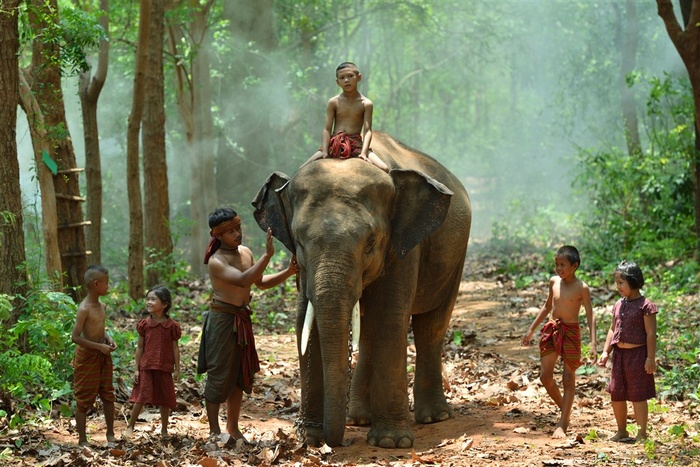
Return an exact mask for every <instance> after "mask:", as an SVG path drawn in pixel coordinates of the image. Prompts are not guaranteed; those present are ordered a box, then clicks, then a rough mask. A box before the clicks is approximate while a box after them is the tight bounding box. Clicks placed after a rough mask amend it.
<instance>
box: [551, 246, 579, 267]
mask: <svg viewBox="0 0 700 467" xmlns="http://www.w3.org/2000/svg"><path fill="white" fill-rule="evenodd" d="M554 256H563V257H564V258H566V259H568V260H569V262H570V263H571V264H572V265H574V264H578V265H579V266H580V265H581V255H579V253H578V250H577V249H576V247H574V246H571V245H564V246H563V247H561V248H559V249H558V250H557V252H556V253H555V254H554Z"/></svg>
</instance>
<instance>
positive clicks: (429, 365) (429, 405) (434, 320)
mask: <svg viewBox="0 0 700 467" xmlns="http://www.w3.org/2000/svg"><path fill="white" fill-rule="evenodd" d="M457 287H459V284H457ZM456 290H457V289H455V298H456ZM454 302H455V299H454V298H453V299H451V300H450V299H448V300H447V303H444V304H443V305H441V306H440V307H438V308H436V309H435V310H433V311H431V312H428V313H423V314H420V315H413V317H412V319H413V335H414V337H415V343H416V373H415V379H414V384H413V399H414V403H415V412H414V417H415V420H416V422H418V423H435V422H440V421H443V420H447V419H448V418H450V417H452V408H451V407H450V405H449V404H448V403H447V399H446V398H445V393H444V391H443V382H442V377H443V373H442V348H443V342H444V338H445V333H446V332H447V326H448V324H449V320H450V315H451V313H452V308H453V306H454Z"/></svg>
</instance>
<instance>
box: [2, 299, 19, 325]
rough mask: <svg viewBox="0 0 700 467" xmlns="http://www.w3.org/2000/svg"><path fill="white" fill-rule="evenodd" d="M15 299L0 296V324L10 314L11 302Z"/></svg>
mask: <svg viewBox="0 0 700 467" xmlns="http://www.w3.org/2000/svg"><path fill="white" fill-rule="evenodd" d="M14 299H15V297H13V296H12V295H7V294H4V293H3V294H0V323H1V322H3V321H6V320H7V319H8V318H9V317H10V313H11V312H12V301H13V300H14Z"/></svg>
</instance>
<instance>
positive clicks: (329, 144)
mask: <svg viewBox="0 0 700 467" xmlns="http://www.w3.org/2000/svg"><path fill="white" fill-rule="evenodd" d="M335 76H336V80H335V82H336V83H337V84H338V86H340V88H341V89H342V90H343V92H342V93H340V94H338V95H337V96H334V97H331V98H330V99H329V100H328V104H327V105H326V123H325V125H324V127H323V133H322V140H321V141H322V142H321V148H320V149H319V150H318V151H317V152H316V154H314V155H313V156H311V157H310V158H309V160H307V161H306V162H305V163H304V164H303V165H306V164H308V163H309V162H312V161H315V160H317V159H323V158H325V157H330V158H338V159H348V158H350V157H359V158H360V159H363V160H365V161H367V162H370V163H372V164H374V165H375V166H377V167H379V168H380V169H382V170H383V171H384V172H389V167H388V166H387V165H386V164H385V163H384V161H383V160H381V159H380V158H379V157H378V156H377V155H376V154H375V153H373V152H372V151H371V150H370V143H371V142H372V111H373V104H372V101H371V100H369V99H367V98H366V97H365V96H363V95H362V94H360V92H359V91H358V90H357V85H358V83H359V82H360V81H361V80H362V73H360V70H358V69H357V65H355V64H354V63H352V62H343V63H341V64H340V65H338V68H336V70H335Z"/></svg>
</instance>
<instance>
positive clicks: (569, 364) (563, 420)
mask: <svg viewBox="0 0 700 467" xmlns="http://www.w3.org/2000/svg"><path fill="white" fill-rule="evenodd" d="M554 262H555V265H556V272H557V275H556V276H554V277H552V278H551V279H550V280H549V296H548V297H547V301H546V302H545V304H544V306H543V307H542V309H541V310H540V312H539V313H538V314H537V317H536V318H535V321H534V322H533V323H532V325H531V326H530V328H529V329H528V331H527V334H526V335H525V336H524V337H523V339H522V345H523V346H529V345H530V343H531V342H530V340H531V339H532V335H533V334H534V333H535V330H536V329H537V327H538V326H539V325H540V323H541V322H542V321H544V319H545V318H546V317H547V315H549V312H550V311H551V312H552V317H551V318H550V320H549V321H548V322H547V323H546V324H545V325H544V326H543V327H542V337H541V339H540V364H541V369H540V381H542V385H543V386H544V387H545V389H547V393H548V394H549V396H550V397H551V398H552V400H554V403H555V404H557V407H559V409H560V410H561V417H560V418H559V422H558V423H557V427H556V429H555V430H554V434H553V435H552V437H553V438H566V430H567V429H568V427H569V417H570V416H571V409H572V407H573V404H574V395H575V389H576V369H577V368H578V367H579V366H581V330H580V328H579V322H578V316H579V311H580V309H581V305H583V307H584V309H585V310H586V319H587V321H588V329H589V330H590V333H591V349H590V354H591V358H592V359H594V360H595V358H596V353H597V352H596V336H595V316H594V315H593V307H592V306H591V292H590V290H589V288H588V285H587V284H586V283H585V282H583V281H581V280H580V279H578V278H577V277H576V270H577V269H578V267H579V265H580V264H581V259H580V256H579V252H578V250H577V249H576V248H574V247H573V246H569V245H566V246H563V247H561V248H559V249H558V250H557V252H556V254H555V258H554ZM560 355H561V357H562V360H563V361H564V375H563V387H564V395H563V397H562V394H561V392H560V391H559V387H558V386H557V384H556V383H555V382H554V366H555V364H556V363H557V360H558V359H559V356H560Z"/></svg>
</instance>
